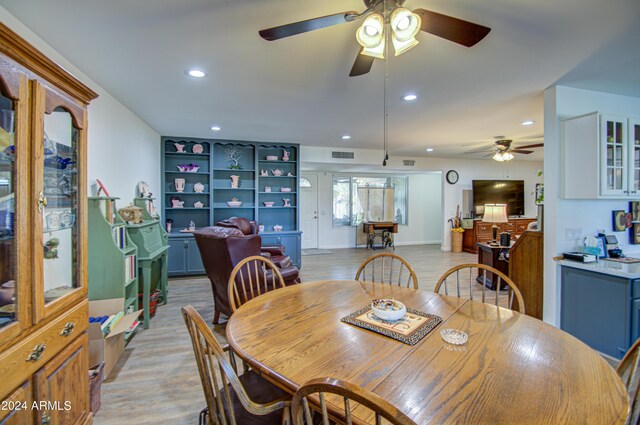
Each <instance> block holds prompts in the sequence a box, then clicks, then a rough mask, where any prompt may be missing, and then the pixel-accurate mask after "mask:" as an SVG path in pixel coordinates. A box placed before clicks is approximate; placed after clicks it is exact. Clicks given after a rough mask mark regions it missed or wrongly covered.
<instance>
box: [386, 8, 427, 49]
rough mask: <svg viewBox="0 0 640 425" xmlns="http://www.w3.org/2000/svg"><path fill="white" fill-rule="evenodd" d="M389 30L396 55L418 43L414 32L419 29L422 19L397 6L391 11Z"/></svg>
mask: <svg viewBox="0 0 640 425" xmlns="http://www.w3.org/2000/svg"><path fill="white" fill-rule="evenodd" d="M390 22H391V32H392V41H393V47H394V49H395V54H396V56H400V55H401V54H403V53H404V52H406V51H407V50H409V49H412V48H413V47H415V46H417V45H418V43H419V42H418V40H416V34H418V31H420V26H421V25H422V19H421V18H420V16H418V15H416V14H415V13H412V12H411V11H410V10H409V9H406V8H404V7H398V8H396V9H395V10H394V11H393V12H392V13H391V20H390Z"/></svg>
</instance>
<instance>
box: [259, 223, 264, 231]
mask: <svg viewBox="0 0 640 425" xmlns="http://www.w3.org/2000/svg"><path fill="white" fill-rule="evenodd" d="M258 232H264V224H259V225H258Z"/></svg>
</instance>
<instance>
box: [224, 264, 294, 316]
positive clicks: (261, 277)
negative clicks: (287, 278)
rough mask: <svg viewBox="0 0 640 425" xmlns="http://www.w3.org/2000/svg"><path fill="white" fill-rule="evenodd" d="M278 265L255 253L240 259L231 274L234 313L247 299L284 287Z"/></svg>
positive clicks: (231, 299) (231, 302)
mask: <svg viewBox="0 0 640 425" xmlns="http://www.w3.org/2000/svg"><path fill="white" fill-rule="evenodd" d="M284 287H285V284H284V279H283V278H282V274H280V270H278V267H277V266H276V265H275V264H273V263H272V262H271V261H270V260H269V259H268V258H266V257H263V256H261V255H253V256H251V257H247V258H245V259H244V260H242V261H240V262H239V263H238V264H236V266H235V267H234V268H233V270H232V271H231V275H230V276H229V286H228V295H229V306H230V307H231V312H232V313H234V312H235V311H236V310H237V309H238V308H239V307H240V306H241V305H242V304H244V303H246V302H247V301H249V300H251V299H253V298H255V297H257V296H259V295H262V294H265V293H267V292H269V291H272V290H274V289H278V288H284Z"/></svg>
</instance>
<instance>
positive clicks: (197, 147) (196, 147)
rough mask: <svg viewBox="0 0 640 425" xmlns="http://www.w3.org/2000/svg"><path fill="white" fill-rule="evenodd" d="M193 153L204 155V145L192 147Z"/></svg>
mask: <svg viewBox="0 0 640 425" xmlns="http://www.w3.org/2000/svg"><path fill="white" fill-rule="evenodd" d="M191 152H193V153H202V152H204V148H203V147H202V145H201V144H200V143H196V144H195V145H193V146H192V147H191Z"/></svg>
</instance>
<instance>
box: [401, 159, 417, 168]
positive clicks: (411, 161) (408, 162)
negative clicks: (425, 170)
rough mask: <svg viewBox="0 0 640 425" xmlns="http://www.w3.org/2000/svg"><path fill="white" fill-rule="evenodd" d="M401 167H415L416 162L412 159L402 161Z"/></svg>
mask: <svg viewBox="0 0 640 425" xmlns="http://www.w3.org/2000/svg"><path fill="white" fill-rule="evenodd" d="M402 165H406V166H408V167H413V166H414V165H416V161H415V160H414V159H403V160H402Z"/></svg>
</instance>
